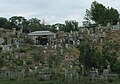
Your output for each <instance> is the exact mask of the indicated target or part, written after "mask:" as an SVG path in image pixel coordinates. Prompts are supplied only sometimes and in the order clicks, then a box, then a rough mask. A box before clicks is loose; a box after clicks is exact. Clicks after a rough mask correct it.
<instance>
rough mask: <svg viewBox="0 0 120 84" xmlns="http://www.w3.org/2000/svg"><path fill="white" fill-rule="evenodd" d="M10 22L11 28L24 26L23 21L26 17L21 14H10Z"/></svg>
mask: <svg viewBox="0 0 120 84" xmlns="http://www.w3.org/2000/svg"><path fill="white" fill-rule="evenodd" d="M9 21H10V23H11V24H12V27H13V28H16V29H17V30H19V29H21V28H23V27H24V25H23V24H24V23H25V21H26V19H25V18H24V17H22V16H12V17H11V18H9Z"/></svg>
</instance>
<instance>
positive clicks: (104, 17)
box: [84, 1, 119, 25]
mask: <svg viewBox="0 0 120 84" xmlns="http://www.w3.org/2000/svg"><path fill="white" fill-rule="evenodd" d="M118 18H119V12H118V11H117V10H116V9H114V8H112V7H111V8H110V7H105V6H104V5H103V4H100V3H98V2H97V1H94V2H92V4H91V8H90V9H86V15H85V18H84V19H86V20H87V21H89V22H90V21H94V22H95V23H96V24H102V25H106V24H107V23H108V22H110V21H113V20H117V19H118Z"/></svg>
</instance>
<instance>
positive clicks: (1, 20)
mask: <svg viewBox="0 0 120 84" xmlns="http://www.w3.org/2000/svg"><path fill="white" fill-rule="evenodd" d="M6 22H7V19H6V18H4V17H0V27H1V28H5V24H6Z"/></svg>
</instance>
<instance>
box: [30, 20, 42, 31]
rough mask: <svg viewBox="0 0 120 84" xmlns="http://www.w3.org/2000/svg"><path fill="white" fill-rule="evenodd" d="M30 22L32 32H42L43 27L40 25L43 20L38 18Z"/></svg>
mask: <svg viewBox="0 0 120 84" xmlns="http://www.w3.org/2000/svg"><path fill="white" fill-rule="evenodd" d="M28 21H29V24H28V27H29V30H30V31H39V30H42V25H41V23H40V22H41V20H39V19H38V18H31V19H29V20H28Z"/></svg>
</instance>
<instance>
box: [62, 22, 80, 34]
mask: <svg viewBox="0 0 120 84" xmlns="http://www.w3.org/2000/svg"><path fill="white" fill-rule="evenodd" d="M64 28H65V29H64V31H65V32H70V31H71V30H72V31H76V30H78V22H76V21H74V20H66V21H65V27H64Z"/></svg>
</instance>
